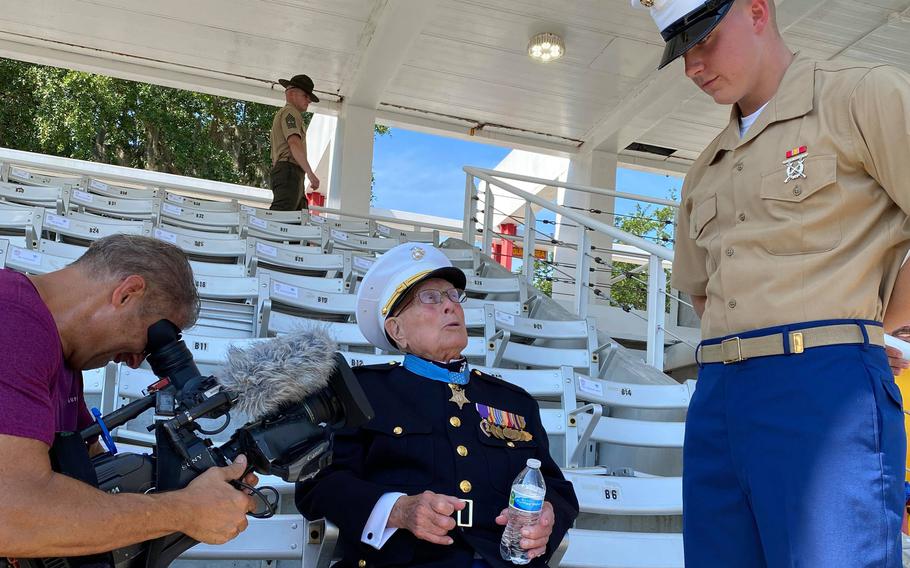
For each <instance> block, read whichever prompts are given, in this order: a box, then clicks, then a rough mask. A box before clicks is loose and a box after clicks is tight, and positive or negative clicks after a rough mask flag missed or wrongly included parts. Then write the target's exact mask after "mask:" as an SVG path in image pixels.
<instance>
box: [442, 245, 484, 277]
mask: <svg viewBox="0 0 910 568" xmlns="http://www.w3.org/2000/svg"><path fill="white" fill-rule="evenodd" d="M439 250H441V251H442V253H443V254H444V255H446V258H448V259H449V260H450V261H451V262H452V264H453V265H454V266H457V267H458V268H461V269H463V270H464V271H465V272H467V273H469V274H477V269H478V268H479V267H480V265H481V255H480V251H478V250H477V249H475V248H448V247H440V249H439Z"/></svg>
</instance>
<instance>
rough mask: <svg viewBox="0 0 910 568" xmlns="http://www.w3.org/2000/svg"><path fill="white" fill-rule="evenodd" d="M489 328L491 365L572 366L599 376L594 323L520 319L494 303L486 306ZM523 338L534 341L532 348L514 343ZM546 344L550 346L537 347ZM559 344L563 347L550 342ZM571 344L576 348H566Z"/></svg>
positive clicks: (587, 321)
mask: <svg viewBox="0 0 910 568" xmlns="http://www.w3.org/2000/svg"><path fill="white" fill-rule="evenodd" d="M484 310H485V315H486V322H487V329H486V337H487V339H488V340H489V341H491V342H492V343H493V344H494V349H493V351H492V352H491V353H490V355H489V356H488V358H487V365H490V366H493V367H499V366H502V363H503V362H504V361H508V362H509V363H512V364H519V365H527V366H530V367H538V368H540V367H553V366H561V365H569V366H571V367H574V368H576V369H581V370H585V372H586V373H587V374H589V375H592V376H599V374H600V366H599V365H598V360H599V356H598V349H597V345H596V341H597V331H596V329H595V327H594V320H593V319H591V318H588V319H587V320H569V321H562V320H542V319H535V318H528V317H523V316H517V315H514V314H511V313H507V312H504V311H501V310H497V309H496V308H495V307H494V306H493V305H492V304H487V305H486V306H485V307H484ZM519 337H523V338H527V339H530V340H534V341H535V344H532V345H528V344H526V343H520V342H517V341H513V339H517V338H519ZM538 341H546V342H547V343H546V344H537V343H536V342H538ZM553 341H558V342H559V345H560V346H559V347H556V346H551V345H550V344H549V342H553ZM567 342H571V343H574V344H575V345H576V346H575V347H568V346H564V345H566V343H567Z"/></svg>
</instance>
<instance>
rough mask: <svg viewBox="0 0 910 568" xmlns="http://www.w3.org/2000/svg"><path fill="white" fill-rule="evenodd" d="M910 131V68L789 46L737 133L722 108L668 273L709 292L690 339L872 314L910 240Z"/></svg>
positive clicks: (881, 304) (690, 183)
mask: <svg viewBox="0 0 910 568" xmlns="http://www.w3.org/2000/svg"><path fill="white" fill-rule="evenodd" d="M884 117H887V118H884ZM908 131H910V76H908V75H907V74H906V73H904V72H903V71H900V70H898V69H897V68H894V67H890V66H886V65H881V64H876V63H852V62H851V63H847V62H839V61H825V62H816V61H812V60H810V59H807V58H805V57H801V56H797V57H796V58H795V59H794V61H793V63H791V65H790V67H789V69H787V72H786V74H785V75H784V77H783V80H782V81H781V84H780V87H779V88H778V91H777V93H776V94H775V95H774V97H773V98H772V99H771V100H770V101H769V102H768V104H767V106H766V107H765V108H764V110H762V111H761V114H759V116H758V118H757V119H756V121H755V123H754V124H753V125H752V126H751V127H750V128H749V130H748V131H747V132H746V135H745V136H744V137H743V138H740V135H739V114H738V111H737V110H736V108H735V107H734V110H733V114H732V115H731V117H730V122H729V124H728V125H727V127H726V129H725V130H724V131H723V132H721V133H720V134H719V135H718V137H717V138H716V139H715V140H714V141H713V142H712V143H711V144H709V145H708V147H707V148H706V149H705V151H704V152H703V153H702V154H701V156H699V158H698V160H696V162H695V164H693V166H692V167H691V168H690V169H689V173H688V174H687V175H686V181H685V183H684V185H683V190H682V201H681V206H680V211H679V224H678V226H677V228H676V244H675V246H674V251H675V253H674V254H675V260H674V262H673V276H672V284H673V287H675V288H678V289H679V290H682V291H683V292H686V293H688V294H692V295H696V296H707V299H708V300H707V305H706V307H705V313H704V316H703V317H702V320H701V322H702V338H704V339H708V338H713V337H720V336H724V335H729V334H735V333H739V332H742V331H747V330H752V329H758V328H763V327H770V326H776V325H783V324H787V323H794V322H802V321H812V320H824V319H837V318H846V319H868V320H879V321H880V320H881V318H882V316H883V314H884V311H885V309H886V308H887V305H888V301H889V298H890V296H891V291H892V289H893V287H894V282H895V279H896V277H897V273H898V270H899V268H900V266H901V261H902V260H903V258H904V256H905V254H906V252H907V250H908V248H910V223H907V222H906V221H907V217H908V215H907V213H905V211H908V212H910V191H908V190H907V180H908V179H910V160H908V159H907V151H906V147H907V144H906V140H907V132H908ZM802 147H805V152H800V150H801V148H802ZM787 152H791V156H790V157H793V156H796V157H797V159H796V160H789V158H788V155H787ZM788 160H789V161H788ZM785 162H787V163H785ZM738 164H742V165H743V168H742V171H739V168H738V167H737V165H738ZM803 176H804V177H803ZM737 219H738V220H739V222H737ZM727 250H730V251H734V250H735V255H730V256H728V255H727V254H725V251H727ZM730 298H736V304H735V306H736V309H735V310H734V309H728V307H727V306H728V305H729V306H730V308H732V307H733V302H732V300H730Z"/></svg>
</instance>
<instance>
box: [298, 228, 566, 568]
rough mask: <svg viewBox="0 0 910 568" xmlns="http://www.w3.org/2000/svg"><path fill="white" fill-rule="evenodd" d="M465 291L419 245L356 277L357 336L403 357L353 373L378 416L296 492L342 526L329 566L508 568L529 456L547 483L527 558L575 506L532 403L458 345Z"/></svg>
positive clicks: (541, 559)
mask: <svg viewBox="0 0 910 568" xmlns="http://www.w3.org/2000/svg"><path fill="white" fill-rule="evenodd" d="M464 286H465V275H464V273H463V272H462V271H461V270H459V269H457V268H455V267H453V266H452V265H451V263H450V262H449V260H448V259H447V258H446V257H445V255H444V254H443V253H442V252H441V251H439V250H438V249H436V248H434V247H431V246H429V245H424V244H403V245H399V246H398V247H395V248H394V249H392V250H390V251H389V252H387V253H386V254H384V255H382V257H380V258H379V260H377V261H376V263H375V264H374V265H373V267H372V268H371V269H370V271H369V272H368V273H367V275H366V277H365V278H364V280H363V282H362V284H361V287H360V290H359V292H358V298H357V321H358V325H359V327H360V329H361V331H362V332H363V334H364V335H365V336H366V338H367V339H369V340H370V342H371V343H373V344H374V345H376V346H377V347H379V348H381V349H383V350H385V351H401V352H404V353H405V354H406V355H405V359H404V362H403V363H402V364H401V365H398V364H389V365H371V366H365V367H358V368H355V373H356V374H357V376H358V378H359V379H360V383H361V385H363V388H364V391H365V392H366V393H367V396H368V397H369V399H370V402H371V403H372V404H373V408H374V409H375V411H376V416H375V418H373V420H371V421H370V422H369V423H368V424H366V425H364V426H363V427H361V428H357V429H352V430H346V431H341V432H338V433H337V434H336V435H335V437H334V454H333V455H334V457H333V463H332V465H331V466H329V467H328V468H326V469H324V470H323V471H322V472H320V473H319V474H318V475H317V476H316V477H315V478H314V479H312V480H309V481H307V482H304V483H301V484H299V485H298V487H297V496H296V502H297V507H298V508H299V509H300V512H301V513H303V515H304V516H305V517H307V518H309V519H317V518H321V517H325V518H327V519H329V520H330V521H332V522H333V523H335V524H336V525H337V526H338V527H339V530H340V537H339V539H340V545H341V550H342V560H341V563H340V564H337V566H341V567H346V566H350V567H354V566H357V567H358V568H364V567H367V566H392V565H395V566H404V565H407V566H424V567H430V566H433V567H452V568H455V567H457V568H469V567H489V566H495V567H506V566H511V564H510V563H509V562H506V561H504V560H503V559H502V558H501V556H500V553H499V541H500V538H501V536H502V531H503V528H504V525H505V524H506V511H507V506H508V499H509V492H510V490H511V484H512V481H513V480H514V478H515V476H516V475H518V473H519V472H520V471H521V470H522V469H523V468H524V467H525V463H526V462H527V460H528V459H529V458H536V459H539V460H540V461H541V462H542V464H543V465H542V467H541V472H542V473H543V475H544V479H545V481H546V485H547V494H546V502H545V504H544V509H543V512H542V515H541V518H540V521H539V523H538V524H537V525H535V526H531V527H526V528H525V529H524V531H523V533H522V535H523V538H522V543H521V545H522V547H523V548H525V549H526V550H528V551H529V555H530V556H531V557H532V558H533V559H532V560H531V563H530V566H544V565H545V563H546V560H547V559H548V558H549V557H550V555H551V554H552V553H553V552H554V551H555V549H556V548H557V547H558V546H559V543H560V542H561V541H562V538H563V536H564V535H565V533H566V531H567V530H568V529H569V527H570V526H571V525H572V523H573V521H574V519H575V517H576V516H577V515H578V501H577V499H576V498H575V493H574V491H573V490H572V486H571V484H570V483H569V482H567V481H566V480H565V478H564V477H563V475H562V473H561V472H560V470H559V467H558V466H557V465H556V463H555V462H554V461H553V459H552V458H551V457H550V453H549V447H548V444H547V435H546V432H544V430H543V426H542V424H541V421H540V414H539V408H538V406H537V402H536V401H535V400H534V399H533V398H532V397H531V396H530V395H529V394H528V393H527V392H525V391H524V390H522V389H521V388H519V387H517V386H515V385H512V384H510V383H507V382H505V381H503V380H500V379H497V378H495V377H492V376H489V375H486V374H484V373H481V372H480V371H478V370H471V369H470V368H469V366H468V364H467V361H466V360H465V358H464V357H463V356H462V354H461V352H462V350H463V349H464V348H465V346H466V345H467V331H466V329H465V322H464V311H463V310H462V307H461V303H462V302H463V301H464V299H465V295H464Z"/></svg>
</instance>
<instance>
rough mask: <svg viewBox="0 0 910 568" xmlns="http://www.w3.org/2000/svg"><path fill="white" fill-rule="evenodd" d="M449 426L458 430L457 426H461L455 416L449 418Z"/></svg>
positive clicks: (459, 420)
mask: <svg viewBox="0 0 910 568" xmlns="http://www.w3.org/2000/svg"><path fill="white" fill-rule="evenodd" d="M449 424H451V425H452V426H454V427H456V428H458V427H459V426H461V419H460V418H458V417H457V416H453V417H451V418H449Z"/></svg>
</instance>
